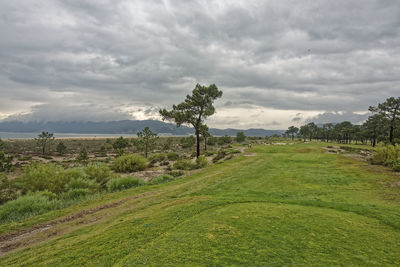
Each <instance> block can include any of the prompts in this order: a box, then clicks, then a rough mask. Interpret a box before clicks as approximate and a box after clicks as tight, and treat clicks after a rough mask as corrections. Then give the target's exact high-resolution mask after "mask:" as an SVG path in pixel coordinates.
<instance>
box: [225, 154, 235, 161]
mask: <svg viewBox="0 0 400 267" xmlns="http://www.w3.org/2000/svg"><path fill="white" fill-rule="evenodd" d="M232 158H233V155H229V156H227V157H226V158H224V161H225V160H230V159H232Z"/></svg>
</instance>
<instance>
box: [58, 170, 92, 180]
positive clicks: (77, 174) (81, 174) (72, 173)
mask: <svg viewBox="0 0 400 267" xmlns="http://www.w3.org/2000/svg"><path fill="white" fill-rule="evenodd" d="M64 175H65V176H66V177H67V178H68V179H69V180H71V179H86V178H87V174H86V172H85V170H84V169H83V168H70V169H66V170H65V171H64Z"/></svg>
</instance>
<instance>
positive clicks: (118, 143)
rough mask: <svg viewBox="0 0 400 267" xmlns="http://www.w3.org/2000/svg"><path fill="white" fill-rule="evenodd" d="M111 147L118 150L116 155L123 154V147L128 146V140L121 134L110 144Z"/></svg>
mask: <svg viewBox="0 0 400 267" xmlns="http://www.w3.org/2000/svg"><path fill="white" fill-rule="evenodd" d="M112 146H113V148H114V149H115V150H117V151H118V155H120V156H121V155H123V154H124V149H125V148H127V147H128V146H129V140H128V139H125V138H123V137H122V136H120V137H118V138H117V139H116V140H115V141H114V143H113V144H112Z"/></svg>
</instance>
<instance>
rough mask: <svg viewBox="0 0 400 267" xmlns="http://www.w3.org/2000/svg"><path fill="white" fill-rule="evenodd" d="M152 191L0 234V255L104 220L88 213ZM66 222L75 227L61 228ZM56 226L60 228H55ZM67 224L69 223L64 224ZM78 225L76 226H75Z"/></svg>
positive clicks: (143, 195)
mask: <svg viewBox="0 0 400 267" xmlns="http://www.w3.org/2000/svg"><path fill="white" fill-rule="evenodd" d="M152 194H154V192H148V193H144V194H141V195H137V196H133V197H128V198H124V199H121V200H119V201H116V202H112V203H109V204H105V205H102V206H98V207H95V208H92V209H88V210H83V211H80V212H77V213H74V214H71V215H68V216H65V217H62V218H59V219H56V220H53V221H50V222H47V223H43V224H38V225H35V226H32V227H29V228H27V229H22V230H18V231H15V232H12V233H8V234H5V235H2V236H0V255H3V254H6V253H8V252H11V251H13V250H16V249H19V248H22V247H26V246H30V245H33V244H36V243H39V242H43V241H45V240H47V239H49V238H52V237H56V236H59V235H61V234H66V233H69V232H71V231H73V230H75V229H77V228H80V227H83V226H85V225H90V224H91V223H94V222H96V221H98V220H104V219H105V218H106V217H103V216H100V217H96V216H94V217H93V218H90V215H94V214H95V213H97V212H99V211H103V210H107V209H111V208H115V207H118V206H120V205H122V204H124V203H126V202H128V201H130V200H134V199H139V198H142V197H145V196H148V195H152ZM66 223H74V226H75V227H72V228H71V229H66V227H64V229H61V228H62V225H63V224H66ZM56 226H57V228H60V229H55V228H56ZM58 226H61V227H58ZM65 226H68V227H67V228H69V225H65ZM76 226H78V227H76Z"/></svg>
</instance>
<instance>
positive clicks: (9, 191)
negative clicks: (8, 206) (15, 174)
mask: <svg viewBox="0 0 400 267" xmlns="http://www.w3.org/2000/svg"><path fill="white" fill-rule="evenodd" d="M16 197H17V192H16V190H15V189H14V188H13V187H12V185H11V183H10V181H9V180H8V178H7V176H6V175H5V174H4V173H0V204H3V203H5V202H7V201H10V200H13V199H15V198H16Z"/></svg>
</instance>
